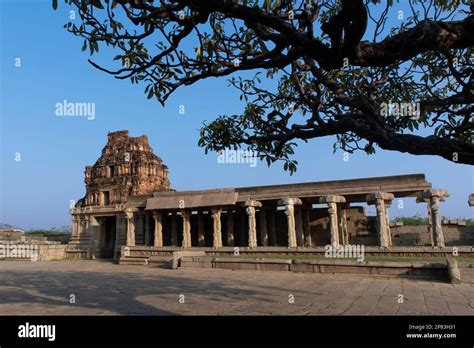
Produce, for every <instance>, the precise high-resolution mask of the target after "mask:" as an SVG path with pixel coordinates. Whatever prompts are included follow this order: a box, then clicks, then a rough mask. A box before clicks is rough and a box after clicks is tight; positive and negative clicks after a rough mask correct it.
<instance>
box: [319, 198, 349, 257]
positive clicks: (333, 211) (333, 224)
mask: <svg viewBox="0 0 474 348" xmlns="http://www.w3.org/2000/svg"><path fill="white" fill-rule="evenodd" d="M345 202H346V199H345V198H344V197H343V196H335V195H328V196H324V197H320V198H319V203H326V204H327V205H328V213H329V228H330V230H331V245H332V247H333V248H338V247H339V220H338V218H337V210H338V208H337V204H338V203H345Z"/></svg>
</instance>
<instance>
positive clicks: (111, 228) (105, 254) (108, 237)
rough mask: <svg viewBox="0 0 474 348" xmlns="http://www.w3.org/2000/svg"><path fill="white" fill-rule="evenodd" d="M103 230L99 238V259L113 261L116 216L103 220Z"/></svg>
mask: <svg viewBox="0 0 474 348" xmlns="http://www.w3.org/2000/svg"><path fill="white" fill-rule="evenodd" d="M103 219H104V222H103V228H101V231H100V236H99V257H100V258H103V259H111V258H113V257H114V248H115V235H116V221H115V216H110V217H105V218H103Z"/></svg>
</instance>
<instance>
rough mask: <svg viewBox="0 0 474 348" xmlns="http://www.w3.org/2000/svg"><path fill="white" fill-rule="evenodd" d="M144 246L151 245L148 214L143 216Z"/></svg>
mask: <svg viewBox="0 0 474 348" xmlns="http://www.w3.org/2000/svg"><path fill="white" fill-rule="evenodd" d="M144 216H145V245H151V223H150V214H145V215H144Z"/></svg>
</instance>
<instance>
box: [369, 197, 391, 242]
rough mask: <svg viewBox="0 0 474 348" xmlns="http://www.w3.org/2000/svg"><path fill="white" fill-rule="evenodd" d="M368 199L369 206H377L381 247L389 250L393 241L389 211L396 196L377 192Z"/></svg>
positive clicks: (378, 233)
mask: <svg viewBox="0 0 474 348" xmlns="http://www.w3.org/2000/svg"><path fill="white" fill-rule="evenodd" d="M366 198H367V203H368V204H375V209H376V213H377V235H378V239H379V246H381V247H384V248H388V247H389V246H390V245H391V244H392V241H391V240H390V239H391V234H390V225H389V223H388V216H387V215H388V211H387V209H388V207H389V206H390V204H391V203H392V201H393V199H394V196H393V194H391V193H387V192H375V193H372V194H368V195H367V197H366Z"/></svg>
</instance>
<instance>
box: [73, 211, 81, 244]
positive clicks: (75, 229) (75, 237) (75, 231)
mask: <svg viewBox="0 0 474 348" xmlns="http://www.w3.org/2000/svg"><path fill="white" fill-rule="evenodd" d="M71 219H72V231H71V242H74V243H77V242H78V241H79V229H80V228H81V227H80V224H81V220H80V218H79V216H77V215H72V216H71Z"/></svg>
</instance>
